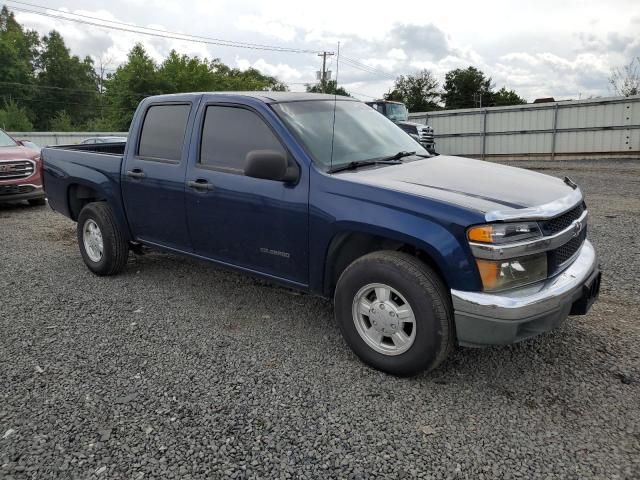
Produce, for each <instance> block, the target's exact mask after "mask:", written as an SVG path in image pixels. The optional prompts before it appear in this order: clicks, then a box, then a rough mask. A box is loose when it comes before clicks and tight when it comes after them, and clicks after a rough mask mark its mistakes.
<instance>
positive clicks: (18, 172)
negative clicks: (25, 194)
mask: <svg viewBox="0 0 640 480" xmlns="http://www.w3.org/2000/svg"><path fill="white" fill-rule="evenodd" d="M34 171H35V164H34V163H33V162H32V161H30V160H2V161H0V180H18V179H20V178H27V177H30V176H31V175H33V172H34Z"/></svg>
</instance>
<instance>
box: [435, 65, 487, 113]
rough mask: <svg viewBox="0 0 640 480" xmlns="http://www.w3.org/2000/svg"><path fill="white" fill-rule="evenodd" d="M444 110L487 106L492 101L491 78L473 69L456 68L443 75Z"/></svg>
mask: <svg viewBox="0 0 640 480" xmlns="http://www.w3.org/2000/svg"><path fill="white" fill-rule="evenodd" d="M444 78H445V81H444V86H443V88H444V93H443V94H442V100H444V108H446V109H447V110H450V109H455V108H474V107H479V106H480V105H483V106H489V105H490V103H491V99H492V95H493V93H492V89H493V86H492V85H491V78H487V77H486V76H485V74H484V73H483V72H481V71H480V70H478V69H477V68H475V67H468V68H466V69H461V68H456V69H455V70H451V71H450V72H448V73H447V74H446V75H445V77H444Z"/></svg>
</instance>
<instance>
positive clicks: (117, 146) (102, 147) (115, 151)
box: [48, 142, 127, 155]
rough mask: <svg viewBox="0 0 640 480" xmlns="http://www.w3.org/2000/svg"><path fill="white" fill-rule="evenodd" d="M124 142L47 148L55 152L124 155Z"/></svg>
mask: <svg viewBox="0 0 640 480" xmlns="http://www.w3.org/2000/svg"><path fill="white" fill-rule="evenodd" d="M126 145H127V144H126V142H114V143H88V144H75V145H56V146H53V147H48V148H51V149H56V150H74V151H81V152H94V153H102V154H105V155H124V149H125V146H126Z"/></svg>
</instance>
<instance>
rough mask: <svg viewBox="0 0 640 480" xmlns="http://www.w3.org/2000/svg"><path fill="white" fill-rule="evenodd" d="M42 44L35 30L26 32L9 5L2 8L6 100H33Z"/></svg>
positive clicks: (0, 50)
mask: <svg viewBox="0 0 640 480" xmlns="http://www.w3.org/2000/svg"><path fill="white" fill-rule="evenodd" d="M39 43H40V40H39V37H38V34H37V33H36V32H35V31H30V30H27V31H25V30H24V29H23V28H22V26H21V25H20V24H19V23H18V22H17V21H16V19H15V17H14V15H13V13H12V12H10V11H9V9H8V8H7V7H6V6H3V7H2V9H0V97H2V98H4V100H5V101H9V99H10V98H11V99H13V100H19V101H22V102H26V103H29V102H30V101H31V100H32V96H33V87H32V85H33V83H34V80H35V75H34V71H35V62H36V58H37V55H38V45H39Z"/></svg>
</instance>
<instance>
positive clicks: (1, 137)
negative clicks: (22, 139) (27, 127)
mask: <svg viewBox="0 0 640 480" xmlns="http://www.w3.org/2000/svg"><path fill="white" fill-rule="evenodd" d="M16 145H17V143H16V142H14V141H13V138H11V137H10V136H9V135H7V134H6V133H4V132H3V131H2V130H0V147H15V146H16Z"/></svg>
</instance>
